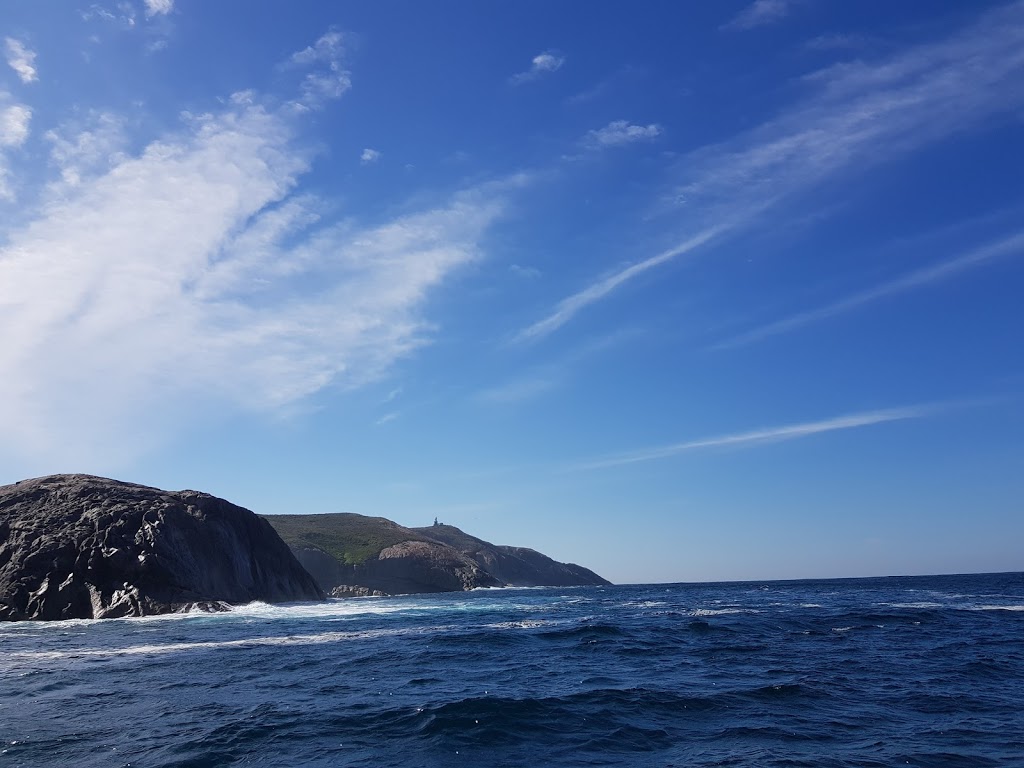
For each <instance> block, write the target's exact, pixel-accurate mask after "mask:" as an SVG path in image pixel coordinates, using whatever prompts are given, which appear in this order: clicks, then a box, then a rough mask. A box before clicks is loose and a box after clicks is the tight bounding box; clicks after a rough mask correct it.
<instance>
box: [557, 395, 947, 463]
mask: <svg viewBox="0 0 1024 768" xmlns="http://www.w3.org/2000/svg"><path fill="white" fill-rule="evenodd" d="M937 409H938V407H937V406H934V405H922V406H911V407H907V408H889V409H885V410H878V411H866V412H862V413H852V414H847V415H844V416H835V417H833V418H830V419H822V420H820V421H806V422H800V423H798V424H787V425H785V426H780V427H768V428H766V429H754V430H750V431H749V432H738V433H734V434H729V435H719V436H717V437H707V438H703V439H700V440H688V441H686V442H681V443H674V444H672V445H664V446H659V447H656V448H646V449H643V450H640V451H634V452H632V453H624V454H619V455H618V456H609V457H607V458H603V459H596V460H593V461H586V462H581V463H578V464H574V465H572V466H571V467H569V470H570V471H577V470H592V469H606V468H608V467H620V466H625V465H627V464H638V463H641V462H646V461H655V460H658V459H667V458H671V457H673V456H678V455H679V454H682V453H689V452H692V451H701V450H709V449H714V448H745V447H748V446H753V445H763V444H765V443H779V442H785V441H788V440H797V439H799V438H803V437H811V436H813V435H820V434H823V433H825V432H835V431H837V430H845V429H857V428H859V427H868V426H872V425H875V424H885V423H888V422H892V421H905V420H907V419H920V418H923V417H925V416H928V415H930V414H932V413H934V412H935V411H936V410H937Z"/></svg>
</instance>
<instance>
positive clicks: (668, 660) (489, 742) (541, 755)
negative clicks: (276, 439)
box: [0, 574, 1024, 768]
mask: <svg viewBox="0 0 1024 768" xmlns="http://www.w3.org/2000/svg"><path fill="white" fill-rule="evenodd" d="M0 740H2V744H0V750H2V753H0V765H4V766H6V765H10V766H49V765H54V766H56V765H77V766H104V767H106V766H128V765H131V766H193V767H196V768H198V767H199V766H221V765H224V766H227V765H244V766H363V765H365V766H375V767H380V766H454V765H474V766H477V765H479V766H520V765H522V766H527V765H528V766H542V765H543V766H582V765H635V766H895V765H903V766H905V765H910V766H929V767H930V766H1024V574H1001V575H994V576H943V577H927V578H925V577H920V578H894V579H858V580H841V581H806V582H770V583H765V584H754V583H746V584H718V585H654V586H629V587H605V588H600V587H595V588H580V589H537V590H496V591H482V592H474V593H469V594H458V595H443V596H438V595H432V596H426V597H406V598H393V599H360V600H348V601H341V600H334V601H329V602H326V603H320V604H304V605H292V606H274V607H271V606H266V605H260V604H256V605H251V606H246V607H244V608H239V609H238V610H236V611H234V612H232V613H230V614H221V615H212V616H208V615H191V616H175V617H163V618H151V619H130V620H116V621H101V622H93V621H78V622H60V623H51V624H43V623H22V624H6V625H4V624H0Z"/></svg>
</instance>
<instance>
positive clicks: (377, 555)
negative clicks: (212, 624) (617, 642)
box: [0, 475, 610, 621]
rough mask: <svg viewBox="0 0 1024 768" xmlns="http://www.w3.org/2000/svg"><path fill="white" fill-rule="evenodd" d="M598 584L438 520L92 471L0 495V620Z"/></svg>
mask: <svg viewBox="0 0 1024 768" xmlns="http://www.w3.org/2000/svg"><path fill="white" fill-rule="evenodd" d="M609 583H610V582H608V581H606V580H605V579H603V578H601V577H600V576H598V575H597V574H596V573H594V572H593V571H590V570H588V569H586V568H583V567H582V566H578V565H573V564H571V563H559V562H556V561H555V560H552V559H551V558H549V557H547V556H546V555H542V554H541V553H539V552H536V551H534V550H532V549H526V548H522V547H507V546H498V545H494V544H491V543H489V542H486V541H484V540H483V539H478V538H476V537H473V536H470V535H468V534H466V533H464V532H463V531H461V530H459V529H458V528H456V527H454V526H450V525H439V524H437V523H435V524H434V525H433V526H428V527H425V528H406V527H403V526H401V525H398V524H397V523H395V522H392V521H391V520H386V519H385V518H381V517H365V516H363V515H355V514H319V515H269V516H264V517H260V516H258V515H256V514H254V513H253V512H251V511H249V510H247V509H244V508H242V507H239V506H236V505H234V504H232V503H230V502H228V501H225V500H224V499H220V498H217V497H215V496H211V495H210V494H208V493H201V492H199V491H163V490H160V489H158V488H150V487H147V486H143V485H135V484H132V483H124V482H120V481H117V480H109V479H105V478H101V477H93V476H91V475H52V476H49V477H41V478H36V479H33V480H23V481H21V482H18V483H14V484H13V485H5V486H0V621H3V620H7V621H18V620H24V619H44V620H58V619H101V618H118V617H124V616H144V615H150V614H160V613H170V612H176V611H186V610H207V611H215V610H224V609H227V608H228V607H229V606H230V605H232V604H241V603H248V602H252V601H255V600H261V601H264V602H290V601H299V600H317V599H322V598H323V597H325V595H331V596H334V597H359V596H373V595H379V596H383V595H402V594H420V593H430V592H460V591H465V590H471V589H476V588H479V587H499V586H520V587H527V586H529V587H532V586H558V587H562V586H585V585H603V584H609Z"/></svg>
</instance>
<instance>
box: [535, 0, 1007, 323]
mask: <svg viewBox="0 0 1024 768" xmlns="http://www.w3.org/2000/svg"><path fill="white" fill-rule="evenodd" d="M1022 82H1024V2H1021V1H1020V0H1018V2H1014V3H1012V4H1010V5H1008V6H1005V7H1002V8H997V9H995V10H994V11H990V12H988V13H986V14H984V15H982V16H981V17H980V18H979V19H978V20H977V21H976V22H975V23H974V24H972V25H970V26H969V27H967V28H966V29H964V30H962V31H960V32H959V33H958V34H956V35H954V36H952V37H950V38H948V39H945V40H942V41H940V42H935V43H929V44H923V45H919V46H916V47H914V48H911V49H909V50H907V51H905V52H903V53H900V54H898V55H896V56H892V57H889V58H886V59H883V60H880V61H876V62H874V63H866V62H855V63H850V64H840V65H836V66H834V67H830V68H828V69H825V70H822V71H819V72H817V73H815V74H814V75H812V76H809V77H808V78H806V83H807V85H808V86H809V87H810V88H811V89H812V93H811V94H810V95H809V96H808V97H807V98H806V99H804V100H803V101H801V102H799V103H798V104H796V106H794V107H793V108H791V109H790V110H788V111H786V112H784V113H783V114H781V115H780V116H779V117H777V118H776V119H774V120H771V121H769V122H766V123H764V124H763V125H761V126H760V127H758V128H756V129H755V130H753V131H751V132H749V133H747V134H744V135H742V136H740V137H738V138H737V139H735V140H734V141H731V142H727V143H725V144H719V145H714V146H709V147H706V148H704V149H702V150H699V151H697V152H695V153H692V154H691V155H690V156H688V157H687V158H686V159H685V161H684V162H683V163H682V164H681V168H682V169H683V173H685V174H686V177H688V178H687V179H686V180H685V181H684V182H683V183H682V184H680V185H679V186H678V187H677V188H676V190H675V191H674V194H673V199H674V200H675V201H676V202H677V205H678V206H680V207H682V208H683V209H684V210H685V211H686V212H687V213H688V214H689V215H688V216H687V218H689V219H691V220H692V219H697V220H699V221H704V222H708V221H710V222H711V224H710V226H708V225H707V224H705V226H704V227H703V228H702V229H701V230H700V231H698V232H697V233H696V234H691V235H689V236H687V237H685V238H684V239H683V243H682V244H681V245H680V246H678V247H676V248H674V249H671V250H669V251H667V252H665V253H663V254H659V255H656V256H653V257H651V258H649V259H646V260H644V261H641V262H638V263H637V264H634V265H632V266H629V267H627V268H625V269H623V270H621V271H619V272H617V273H615V274H613V275H611V276H608V277H603V278H601V279H599V280H597V281H595V282H594V283H593V284H591V285H590V286H588V287H586V288H584V289H583V290H581V291H578V292H577V293H575V294H573V295H571V296H569V297H567V298H565V299H563V300H562V301H561V302H559V303H558V304H557V305H556V307H555V308H554V310H553V311H552V312H551V313H550V314H549V315H548V316H547V317H545V318H544V319H542V320H540V321H538V322H537V323H534V324H533V325H531V326H530V327H528V328H526V329H525V330H523V331H521V332H520V333H519V334H518V336H517V338H518V339H519V340H533V339H539V338H542V337H543V336H546V335H547V334H549V333H551V332H552V331H554V330H556V329H557V328H559V327H561V326H562V325H564V324H565V323H566V322H567V321H568V320H569V319H571V318H572V317H573V316H574V315H576V314H577V313H578V312H579V311H580V310H581V309H583V308H584V307H586V306H589V305H591V304H593V303H595V302H596V301H598V300H599V299H602V298H604V297H606V296H608V295H610V294H611V293H612V292H613V291H614V290H616V289H617V288H619V287H620V286H622V285H624V284H625V283H626V282H628V281H629V280H631V279H633V278H635V277H638V276H639V275H641V274H643V273H645V272H646V271H647V270H649V269H651V268H652V267H655V266H658V265H661V264H665V263H667V262H669V261H672V260H673V259H674V258H676V257H678V256H680V255H682V254H685V253H689V252H690V251H692V250H694V249H695V248H697V247H699V246H704V245H706V244H707V243H709V242H710V241H712V240H714V239H718V238H720V237H721V236H723V235H725V234H727V233H729V232H731V231H735V230H738V229H740V228H742V227H747V226H750V225H751V224H752V223H753V222H754V221H755V220H756V219H757V217H758V216H759V215H761V214H762V213H764V212H765V211H767V210H768V209H770V208H773V207H777V206H778V205H779V204H780V203H782V202H784V201H789V200H793V199H794V198H796V197H798V196H799V195H801V194H802V193H806V192H807V191H809V190H811V189H813V188H815V187H816V186H818V185H820V184H822V183H825V182H827V181H831V180H835V179H836V178H837V177H839V176H840V175H841V174H844V173H860V172H863V170H864V169H865V168H868V167H870V166H872V165H875V164H878V163H881V162H884V161H886V160H889V159H890V158H892V157H894V156H897V155H900V154H905V153H908V152H912V151H915V150H917V149H919V148H921V147H922V146H925V145H927V144H928V143H930V142H934V141H938V140H940V139H944V138H947V137H949V136H951V135H954V134H956V133H959V132H962V131H965V130H968V129H972V128H976V127H977V126H978V125H980V124H982V123H984V122H986V121H988V120H991V119H993V118H995V117H996V116H999V115H1002V114H1012V113H1013V112H1015V111H1019V110H1021V109H1022V108H1024V88H1022V87H1021V83H1022Z"/></svg>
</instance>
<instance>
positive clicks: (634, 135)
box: [583, 120, 661, 149]
mask: <svg viewBox="0 0 1024 768" xmlns="http://www.w3.org/2000/svg"><path fill="white" fill-rule="evenodd" d="M660 135H661V126H660V125H658V124H656V123H651V124H650V125H633V124H632V123H630V122H629V121H628V120H614V121H612V122H610V123H608V125H606V126H605V127H604V128H598V129H596V130H593V131H589V132H588V133H587V135H586V136H585V137H584V139H583V143H584V144H585V145H586V146H588V147H591V148H594V149H603V148H605V147H619V146H622V145H624V144H635V143H636V142H638V141H650V140H652V139H656V138H658V136H660Z"/></svg>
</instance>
